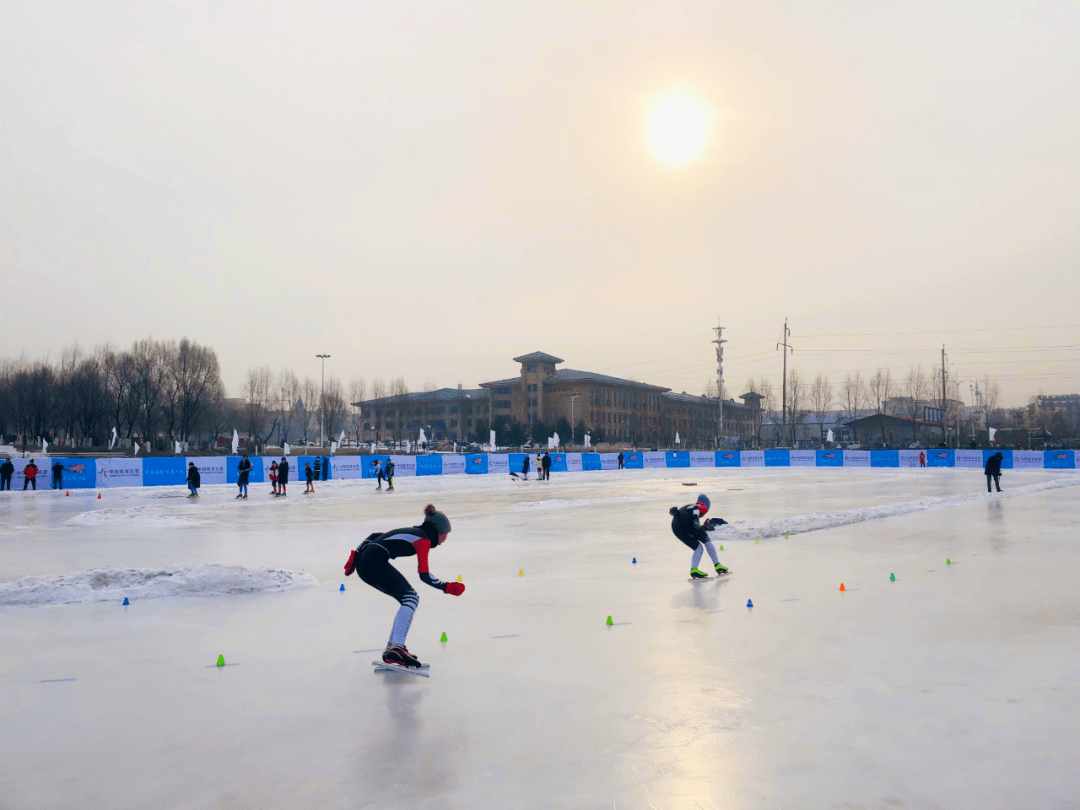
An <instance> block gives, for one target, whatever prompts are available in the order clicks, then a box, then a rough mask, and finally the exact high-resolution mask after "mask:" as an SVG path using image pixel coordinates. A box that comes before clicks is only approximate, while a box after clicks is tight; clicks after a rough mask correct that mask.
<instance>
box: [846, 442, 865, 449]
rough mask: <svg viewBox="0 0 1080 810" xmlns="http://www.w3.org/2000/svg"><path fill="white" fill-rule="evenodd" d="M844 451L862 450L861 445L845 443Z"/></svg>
mask: <svg viewBox="0 0 1080 810" xmlns="http://www.w3.org/2000/svg"><path fill="white" fill-rule="evenodd" d="M844 449H845V450H862V445H861V444H859V443H858V442H847V443H846V444H845V445H844Z"/></svg>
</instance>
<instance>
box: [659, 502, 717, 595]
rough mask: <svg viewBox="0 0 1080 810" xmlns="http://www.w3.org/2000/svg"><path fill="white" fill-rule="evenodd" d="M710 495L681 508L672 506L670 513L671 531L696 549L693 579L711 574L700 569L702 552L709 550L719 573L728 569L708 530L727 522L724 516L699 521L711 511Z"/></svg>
mask: <svg viewBox="0 0 1080 810" xmlns="http://www.w3.org/2000/svg"><path fill="white" fill-rule="evenodd" d="M709 506H710V503H709V496H708V495H698V497H697V502H696V503H692V504H690V505H689V506H684V507H682V508H679V507H678V506H673V507H671V509H670V510H668V511H669V513H670V514H671V516H672V517H671V531H672V532H674V533H675V536H676V537H678V538H679V539H680V540H682V541H683V543H685V544H686V545H688V546H689V547H690V548H692V549H693V550H694V556H693V557H692V558H691V561H690V576H691V577H692V578H693V579H704V578H706V577H708V576H709V575H708V574H706V573H705V572H704V571H700V570H698V563H700V562H701V552H702V551H708V552H709V557H710V558H711V559H712V561H713V568H715V569H716V573H717V575H719V574H726V573H727V572H728V569H727V567H726V566H723V565H721V564H720V559H719V558H718V557H717V556H716V549H715V548H713V544H712V540H710V539H709V535H707V534H706V532H711V531H712V530H713V529H715V528H716V527H717V526H723V525H724V524H726V523H727V521H726V520H723V519H722V518H709V519H708V520H706V521H705V525H704V526H702V525H701V524H700V523H698V519H699V518H702V517H704V516H705V514H706V513H707V512H708V511H709Z"/></svg>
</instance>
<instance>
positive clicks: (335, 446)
mask: <svg viewBox="0 0 1080 810" xmlns="http://www.w3.org/2000/svg"><path fill="white" fill-rule="evenodd" d="M337 449H338V443H337V442H330V455H334V453H336V452H337Z"/></svg>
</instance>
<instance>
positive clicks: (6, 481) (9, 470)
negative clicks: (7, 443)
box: [0, 458, 15, 492]
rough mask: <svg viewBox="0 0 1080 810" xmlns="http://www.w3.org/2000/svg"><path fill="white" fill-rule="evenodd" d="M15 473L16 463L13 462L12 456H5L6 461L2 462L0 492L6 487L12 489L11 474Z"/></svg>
mask: <svg viewBox="0 0 1080 810" xmlns="http://www.w3.org/2000/svg"><path fill="white" fill-rule="evenodd" d="M13 475H15V465H14V464H12V463H11V459H10V458H4V463H3V464H0V492H3V491H4V490H5V489H6V490H7V491H8V492H10V491H11V476H13Z"/></svg>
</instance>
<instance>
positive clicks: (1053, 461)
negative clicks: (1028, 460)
mask: <svg viewBox="0 0 1080 810" xmlns="http://www.w3.org/2000/svg"><path fill="white" fill-rule="evenodd" d="M1043 467H1045V468H1046V469H1048V470H1075V469H1076V451H1074V450H1047V451H1046V452H1045V453H1044V455H1043Z"/></svg>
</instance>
